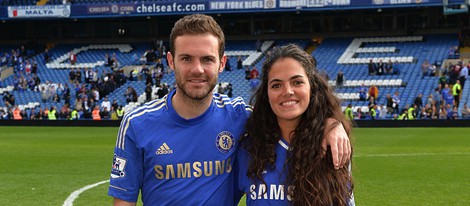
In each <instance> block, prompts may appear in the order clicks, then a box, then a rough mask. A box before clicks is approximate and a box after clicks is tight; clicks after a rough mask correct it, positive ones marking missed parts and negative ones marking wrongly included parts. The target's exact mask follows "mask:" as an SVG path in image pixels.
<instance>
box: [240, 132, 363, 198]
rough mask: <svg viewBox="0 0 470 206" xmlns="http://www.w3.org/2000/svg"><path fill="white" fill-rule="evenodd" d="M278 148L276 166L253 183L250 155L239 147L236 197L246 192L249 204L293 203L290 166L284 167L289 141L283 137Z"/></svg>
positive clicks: (268, 169) (264, 172) (267, 169)
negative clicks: (287, 182)
mask: <svg viewBox="0 0 470 206" xmlns="http://www.w3.org/2000/svg"><path fill="white" fill-rule="evenodd" d="M275 150H276V162H275V164H276V166H275V167H274V168H266V170H264V171H263V172H262V173H263V178H264V181H265V182H266V185H264V184H262V182H261V181H260V182H257V183H256V184H255V183H253V181H252V180H251V179H249V178H248V177H247V175H246V174H247V171H248V163H249V162H250V155H249V154H248V152H247V151H246V150H244V149H243V148H239V149H238V152H237V160H236V166H235V168H236V172H235V175H236V178H235V179H236V180H235V181H236V185H235V193H236V194H235V196H236V197H235V199H236V200H238V199H239V198H240V197H241V195H243V194H246V205H247V206H255V205H258V206H265V205H271V206H287V205H291V200H292V199H291V197H290V196H289V195H288V192H287V191H289V190H291V189H292V188H291V186H288V185H285V182H286V175H287V172H288V168H287V167H286V168H284V163H285V162H286V160H287V153H288V151H289V146H288V143H287V142H286V141H285V140H284V139H283V138H281V140H279V142H278V144H277V145H276V147H275ZM348 205H349V206H354V205H355V202H354V196H352V198H351V199H350V200H349V201H348Z"/></svg>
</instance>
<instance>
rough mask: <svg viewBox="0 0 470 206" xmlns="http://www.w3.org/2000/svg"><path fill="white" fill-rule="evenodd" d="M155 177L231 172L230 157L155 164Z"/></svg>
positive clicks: (194, 175) (183, 176)
mask: <svg viewBox="0 0 470 206" xmlns="http://www.w3.org/2000/svg"><path fill="white" fill-rule="evenodd" d="M154 170H155V177H156V178H157V179H159V180H162V179H167V180H169V179H182V178H192V177H195V178H200V177H202V176H206V177H210V176H213V175H222V174H226V173H231V172H232V162H231V158H228V159H227V160H215V161H204V162H186V163H178V164H169V165H155V167H154Z"/></svg>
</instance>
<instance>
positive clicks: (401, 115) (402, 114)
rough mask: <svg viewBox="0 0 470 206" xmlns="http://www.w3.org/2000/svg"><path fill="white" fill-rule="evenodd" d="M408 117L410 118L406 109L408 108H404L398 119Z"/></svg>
mask: <svg viewBox="0 0 470 206" xmlns="http://www.w3.org/2000/svg"><path fill="white" fill-rule="evenodd" d="M407 119H408V117H407V111H406V109H404V110H403V111H402V113H401V114H400V116H398V120H407Z"/></svg>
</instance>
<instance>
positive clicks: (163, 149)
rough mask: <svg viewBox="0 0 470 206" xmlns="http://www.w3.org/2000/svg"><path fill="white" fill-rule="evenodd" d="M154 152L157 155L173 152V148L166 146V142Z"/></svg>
mask: <svg viewBox="0 0 470 206" xmlns="http://www.w3.org/2000/svg"><path fill="white" fill-rule="evenodd" d="M156 154H157V155H164V154H173V150H172V149H170V147H168V145H167V144H166V143H163V144H162V146H160V147H159V148H158V149H157V152H156Z"/></svg>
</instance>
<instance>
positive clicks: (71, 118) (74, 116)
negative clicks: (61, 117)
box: [70, 108, 78, 120]
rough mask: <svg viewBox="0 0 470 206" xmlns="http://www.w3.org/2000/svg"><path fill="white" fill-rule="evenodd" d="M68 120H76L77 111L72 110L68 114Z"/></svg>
mask: <svg viewBox="0 0 470 206" xmlns="http://www.w3.org/2000/svg"><path fill="white" fill-rule="evenodd" d="M70 120H78V111H77V109H75V108H74V109H73V111H72V113H70Z"/></svg>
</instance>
